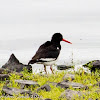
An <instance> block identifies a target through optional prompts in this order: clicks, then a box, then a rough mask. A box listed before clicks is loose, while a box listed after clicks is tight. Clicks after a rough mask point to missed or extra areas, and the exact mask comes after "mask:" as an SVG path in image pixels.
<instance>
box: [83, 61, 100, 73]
mask: <svg viewBox="0 0 100 100" xmlns="http://www.w3.org/2000/svg"><path fill="white" fill-rule="evenodd" d="M83 66H84V67H88V68H89V69H90V70H91V72H95V71H96V69H97V70H100V60H94V61H91V62H89V63H87V64H85V65H83Z"/></svg>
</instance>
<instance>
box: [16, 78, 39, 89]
mask: <svg viewBox="0 0 100 100" xmlns="http://www.w3.org/2000/svg"><path fill="white" fill-rule="evenodd" d="M15 82H17V83H19V84H20V85H21V88H24V87H25V86H26V87H28V86H33V87H35V86H40V85H39V84H38V83H37V82H34V81H32V80H15Z"/></svg>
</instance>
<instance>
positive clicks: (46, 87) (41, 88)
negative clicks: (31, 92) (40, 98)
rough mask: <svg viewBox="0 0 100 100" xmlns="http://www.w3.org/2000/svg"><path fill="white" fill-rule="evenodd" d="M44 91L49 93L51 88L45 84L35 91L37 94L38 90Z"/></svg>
mask: <svg viewBox="0 0 100 100" xmlns="http://www.w3.org/2000/svg"><path fill="white" fill-rule="evenodd" d="M44 89H45V90H46V91H50V90H51V87H50V86H49V85H48V84H45V85H43V86H41V87H40V88H38V89H37V92H38V91H40V90H44Z"/></svg>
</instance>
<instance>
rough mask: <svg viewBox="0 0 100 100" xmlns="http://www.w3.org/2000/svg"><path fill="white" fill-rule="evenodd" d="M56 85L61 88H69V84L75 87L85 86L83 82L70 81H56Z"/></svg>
mask: <svg viewBox="0 0 100 100" xmlns="http://www.w3.org/2000/svg"><path fill="white" fill-rule="evenodd" d="M57 86H60V87H61V88H65V89H67V88H69V87H70V86H72V87H73V88H75V89H81V88H86V86H84V85H83V84H80V83H76V82H70V81H62V82H60V83H58V84H57Z"/></svg>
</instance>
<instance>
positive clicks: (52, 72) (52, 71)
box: [50, 66, 54, 74]
mask: <svg viewBox="0 0 100 100" xmlns="http://www.w3.org/2000/svg"><path fill="white" fill-rule="evenodd" d="M50 69H51V71H52V73H53V74H54V72H53V69H52V66H50Z"/></svg>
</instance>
